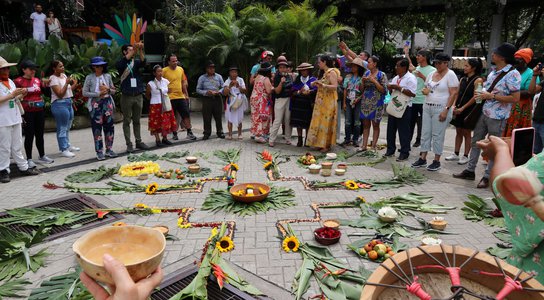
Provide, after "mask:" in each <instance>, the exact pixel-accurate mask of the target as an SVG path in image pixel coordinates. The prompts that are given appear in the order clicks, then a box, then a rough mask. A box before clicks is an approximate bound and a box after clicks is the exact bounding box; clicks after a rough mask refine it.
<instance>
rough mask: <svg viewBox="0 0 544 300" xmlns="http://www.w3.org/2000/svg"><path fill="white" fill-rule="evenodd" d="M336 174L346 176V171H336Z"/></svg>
mask: <svg viewBox="0 0 544 300" xmlns="http://www.w3.org/2000/svg"><path fill="white" fill-rule="evenodd" d="M334 174H336V175H338V176H342V175H346V169H335V170H334Z"/></svg>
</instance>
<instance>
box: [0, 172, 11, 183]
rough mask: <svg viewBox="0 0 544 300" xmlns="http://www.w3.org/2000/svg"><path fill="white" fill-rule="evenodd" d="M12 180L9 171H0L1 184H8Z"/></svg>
mask: <svg viewBox="0 0 544 300" xmlns="http://www.w3.org/2000/svg"><path fill="white" fill-rule="evenodd" d="M10 181H11V179H10V178H9V172H8V170H2V171H0V182H1V183H8V182H10Z"/></svg>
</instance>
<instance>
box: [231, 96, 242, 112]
mask: <svg viewBox="0 0 544 300" xmlns="http://www.w3.org/2000/svg"><path fill="white" fill-rule="evenodd" d="M245 97H246V95H244V94H238V95H236V99H235V100H234V103H232V105H231V106H230V111H231V112H232V111H236V110H237V109H238V108H239V107H240V106H242V104H244V98H245Z"/></svg>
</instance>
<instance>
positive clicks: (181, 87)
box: [162, 54, 196, 141]
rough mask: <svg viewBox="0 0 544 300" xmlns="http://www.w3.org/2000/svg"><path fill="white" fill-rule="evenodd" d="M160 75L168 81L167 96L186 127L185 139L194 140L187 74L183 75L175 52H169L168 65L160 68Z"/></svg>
mask: <svg viewBox="0 0 544 300" xmlns="http://www.w3.org/2000/svg"><path fill="white" fill-rule="evenodd" d="M162 77H163V78H166V80H168V81H169V82H170V84H168V97H170V102H171V103H172V109H173V110H174V113H175V112H177V113H179V115H180V116H181V120H182V122H183V126H184V127H185V129H187V139H189V140H193V141H194V140H196V136H195V135H194V134H193V131H192V130H191V128H192V127H191V116H190V115H189V93H188V92H187V87H188V83H187V76H186V75H185V70H183V68H182V67H180V66H178V57H177V56H176V55H175V54H170V56H169V57H168V67H166V68H164V69H163V70H162ZM177 139H178V132H177V130H176V131H175V132H174V140H177Z"/></svg>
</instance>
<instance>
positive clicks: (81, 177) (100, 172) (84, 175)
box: [64, 164, 121, 183]
mask: <svg viewBox="0 0 544 300" xmlns="http://www.w3.org/2000/svg"><path fill="white" fill-rule="evenodd" d="M120 167H121V166H120V165H119V164H117V166H115V167H113V168H108V167H106V166H103V165H102V166H100V167H98V169H90V170H85V171H79V172H75V173H72V174H70V175H68V176H66V177H65V178H64V180H65V181H68V182H71V183H93V182H98V181H100V180H102V179H107V178H111V177H112V176H113V175H115V174H117V172H118V171H119V168H120Z"/></svg>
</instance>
